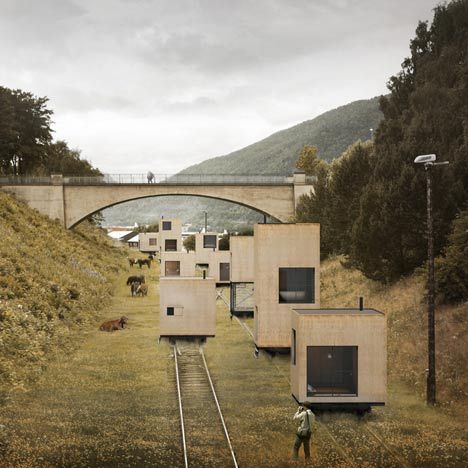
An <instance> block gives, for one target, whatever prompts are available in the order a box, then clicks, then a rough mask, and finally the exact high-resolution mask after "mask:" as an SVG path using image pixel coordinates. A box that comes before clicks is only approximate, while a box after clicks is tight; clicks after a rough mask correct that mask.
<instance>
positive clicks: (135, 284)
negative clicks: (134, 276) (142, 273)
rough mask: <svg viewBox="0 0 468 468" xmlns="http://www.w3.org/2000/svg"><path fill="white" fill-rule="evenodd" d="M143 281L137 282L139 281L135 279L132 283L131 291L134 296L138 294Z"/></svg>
mask: <svg viewBox="0 0 468 468" xmlns="http://www.w3.org/2000/svg"><path fill="white" fill-rule="evenodd" d="M140 285H141V283H139V282H137V281H134V282H133V283H132V284H131V285H130V292H131V294H132V296H136V295H137V292H138V288H139V287H140Z"/></svg>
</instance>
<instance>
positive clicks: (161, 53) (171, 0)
mask: <svg viewBox="0 0 468 468" xmlns="http://www.w3.org/2000/svg"><path fill="white" fill-rule="evenodd" d="M435 4H436V1H433V0H411V1H408V0H309V1H307V0H251V1H245V0H242V1H241V0H236V1H233V0H229V1H227V0H205V1H202V0H199V1H196V0H161V1H156V0H0V57H1V66H0V85H2V86H7V87H10V88H21V89H23V90H28V91H31V92H33V93H35V94H37V95H40V96H44V95H45V96H48V97H49V98H50V107H51V108H52V109H53V110H54V112H55V114H54V122H55V123H54V129H55V131H56V133H55V137H56V138H58V139H65V140H66V141H68V143H69V144H70V146H71V147H77V148H80V149H81V150H82V154H83V156H84V157H85V158H87V159H89V160H91V161H92V163H93V164H95V165H96V166H98V167H99V168H100V169H101V170H103V171H104V172H109V173H140V172H146V170H147V169H149V168H151V169H152V170H153V172H155V173H174V172H176V171H178V170H180V169H183V168H184V167H186V166H188V165H190V164H193V163H196V162H200V161H202V160H203V159H207V158H209V157H213V156H219V155H222V154H226V153H229V152H231V151H234V150H236V149H239V148H242V147H243V146H246V145H248V144H250V143H253V142H255V141H258V140H260V139H262V138H264V137H266V136H268V135H270V134H271V133H273V132H275V131H277V130H281V129H283V128H287V127H289V126H291V125H294V124H296V123H298V122H301V121H304V120H308V119H311V118H313V117H315V116H317V115H319V114H321V113H322V112H324V111H326V110H329V109H333V108H335V107H338V106H340V105H343V104H346V103H349V102H351V101H354V100H357V99H367V98H370V97H373V96H375V95H380V94H382V93H385V92H386V87H385V83H386V81H387V79H388V78H389V77H390V76H391V75H392V74H394V73H396V72H398V70H399V69H400V64H401V62H402V60H403V58H404V57H405V56H407V55H408V54H409V49H408V46H409V41H410V39H411V38H412V37H413V36H414V31H415V28H416V25H417V22H418V20H428V19H431V18H432V11H431V10H432V8H433V7H434V6H435Z"/></svg>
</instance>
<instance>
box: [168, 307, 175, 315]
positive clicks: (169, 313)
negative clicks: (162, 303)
mask: <svg viewBox="0 0 468 468" xmlns="http://www.w3.org/2000/svg"><path fill="white" fill-rule="evenodd" d="M166 310H167V315H174V307H168V308H167V309H166Z"/></svg>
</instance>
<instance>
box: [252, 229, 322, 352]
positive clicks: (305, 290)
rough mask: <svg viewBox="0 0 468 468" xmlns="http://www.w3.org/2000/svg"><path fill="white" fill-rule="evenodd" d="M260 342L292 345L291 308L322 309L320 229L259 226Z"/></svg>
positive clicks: (256, 279)
mask: <svg viewBox="0 0 468 468" xmlns="http://www.w3.org/2000/svg"><path fill="white" fill-rule="evenodd" d="M254 283H255V290H254V304H255V310H254V339H255V344H256V345H257V347H258V348H289V347H290V346H291V308H294V307H308V308H318V307H320V225H319V224H308V223H307V224H306V223H304V224H256V225H255V229H254Z"/></svg>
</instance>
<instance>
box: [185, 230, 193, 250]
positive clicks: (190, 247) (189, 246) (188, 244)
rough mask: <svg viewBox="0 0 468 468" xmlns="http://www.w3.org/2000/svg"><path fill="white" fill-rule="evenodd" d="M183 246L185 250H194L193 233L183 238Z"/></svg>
mask: <svg viewBox="0 0 468 468" xmlns="http://www.w3.org/2000/svg"><path fill="white" fill-rule="evenodd" d="M184 248H185V250H186V251H187V252H190V251H194V250H195V236H194V235H193V234H191V235H190V236H188V237H186V238H185V239H184Z"/></svg>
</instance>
